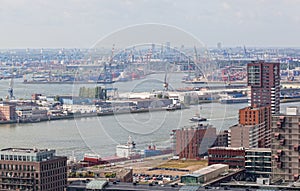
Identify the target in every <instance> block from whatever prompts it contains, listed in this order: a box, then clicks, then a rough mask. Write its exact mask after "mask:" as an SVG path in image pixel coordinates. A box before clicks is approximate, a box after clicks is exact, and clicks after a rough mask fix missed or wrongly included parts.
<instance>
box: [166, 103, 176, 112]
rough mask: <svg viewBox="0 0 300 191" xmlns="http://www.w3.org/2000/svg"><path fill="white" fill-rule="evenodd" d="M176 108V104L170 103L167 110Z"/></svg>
mask: <svg viewBox="0 0 300 191" xmlns="http://www.w3.org/2000/svg"><path fill="white" fill-rule="evenodd" d="M176 109H177V106H176V104H170V105H168V106H167V108H166V110H167V111H175V110H176Z"/></svg>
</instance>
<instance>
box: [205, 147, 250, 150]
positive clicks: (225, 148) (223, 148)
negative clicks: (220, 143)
mask: <svg viewBox="0 0 300 191" xmlns="http://www.w3.org/2000/svg"><path fill="white" fill-rule="evenodd" d="M210 149H213V150H245V148H244V147H212V148H210Z"/></svg>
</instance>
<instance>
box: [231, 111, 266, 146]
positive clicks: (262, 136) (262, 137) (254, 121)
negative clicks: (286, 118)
mask: <svg viewBox="0 0 300 191" xmlns="http://www.w3.org/2000/svg"><path fill="white" fill-rule="evenodd" d="M239 124H240V125H242V126H257V127H254V128H250V130H252V129H257V131H250V132H248V134H249V136H251V137H254V136H255V137H257V139H256V141H257V143H255V144H253V145H255V146H254V147H259V148H262V147H264V148H268V147H270V132H271V125H270V124H271V107H270V106H266V107H245V108H243V109H240V110H239ZM258 126H259V127H258ZM232 135H234V134H233V133H232ZM238 138H242V137H233V136H232V137H231V139H238ZM235 146H243V145H235ZM250 147H251V146H250Z"/></svg>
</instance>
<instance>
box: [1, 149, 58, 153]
mask: <svg viewBox="0 0 300 191" xmlns="http://www.w3.org/2000/svg"><path fill="white" fill-rule="evenodd" d="M49 151H52V152H55V150H51V149H37V148H5V149H1V150H0V152H11V153H20V154H25V153H43V152H49Z"/></svg>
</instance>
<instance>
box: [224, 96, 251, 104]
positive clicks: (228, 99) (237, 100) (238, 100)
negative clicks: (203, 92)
mask: <svg viewBox="0 0 300 191" xmlns="http://www.w3.org/2000/svg"><path fill="white" fill-rule="evenodd" d="M248 100H249V99H248V97H225V98H221V99H219V101H220V103H222V104H235V103H247V102H248Z"/></svg>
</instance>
